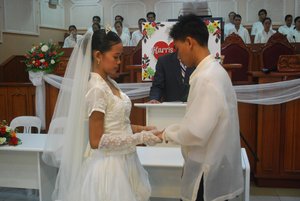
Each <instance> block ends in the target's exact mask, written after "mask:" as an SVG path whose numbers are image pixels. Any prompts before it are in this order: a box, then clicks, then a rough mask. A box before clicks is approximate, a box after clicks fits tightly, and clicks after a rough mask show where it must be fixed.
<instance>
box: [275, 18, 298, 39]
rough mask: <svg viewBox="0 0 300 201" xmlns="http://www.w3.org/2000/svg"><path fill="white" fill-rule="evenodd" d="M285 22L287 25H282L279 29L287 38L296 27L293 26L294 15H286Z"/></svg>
mask: <svg viewBox="0 0 300 201" xmlns="http://www.w3.org/2000/svg"><path fill="white" fill-rule="evenodd" d="M284 21H285V25H282V26H280V27H279V29H278V32H279V33H281V34H283V35H285V36H287V35H289V33H290V32H292V31H293V30H294V27H295V26H294V25H292V23H293V16H292V15H286V16H285V18H284Z"/></svg>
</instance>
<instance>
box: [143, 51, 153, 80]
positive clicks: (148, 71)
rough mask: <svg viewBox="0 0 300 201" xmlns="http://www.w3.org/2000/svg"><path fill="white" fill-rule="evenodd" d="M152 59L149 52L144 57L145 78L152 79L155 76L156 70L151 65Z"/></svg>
mask: <svg viewBox="0 0 300 201" xmlns="http://www.w3.org/2000/svg"><path fill="white" fill-rule="evenodd" d="M149 64H150V59H149V57H148V56H147V54H144V56H143V57H142V69H143V75H142V76H143V80H145V79H152V80H153V77H154V74H155V71H154V70H153V69H152V68H151V67H150V66H149Z"/></svg>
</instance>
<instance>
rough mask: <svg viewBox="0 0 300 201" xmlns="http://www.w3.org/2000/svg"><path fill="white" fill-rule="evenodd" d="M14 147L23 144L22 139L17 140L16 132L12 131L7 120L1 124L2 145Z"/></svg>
mask: <svg viewBox="0 0 300 201" xmlns="http://www.w3.org/2000/svg"><path fill="white" fill-rule="evenodd" d="M5 144H9V145H13V146H16V145H18V144H22V141H21V140H20V138H17V135H16V132H15V130H13V129H11V128H10V127H9V126H8V125H7V122H6V121H5V120H3V121H2V122H0V145H5Z"/></svg>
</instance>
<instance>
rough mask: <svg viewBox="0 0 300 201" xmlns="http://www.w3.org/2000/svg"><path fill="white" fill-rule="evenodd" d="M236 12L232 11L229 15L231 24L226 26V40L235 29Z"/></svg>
mask: <svg viewBox="0 0 300 201" xmlns="http://www.w3.org/2000/svg"><path fill="white" fill-rule="evenodd" d="M235 15H236V13H235V12H233V11H231V12H230V13H229V14H228V18H229V22H228V23H226V24H225V25H224V37H225V38H226V37H227V36H228V35H229V34H230V33H229V31H230V30H231V29H233V28H234V16H235Z"/></svg>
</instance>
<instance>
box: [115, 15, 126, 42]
mask: <svg viewBox="0 0 300 201" xmlns="http://www.w3.org/2000/svg"><path fill="white" fill-rule="evenodd" d="M117 21H120V22H122V26H123V32H124V33H125V34H127V35H128V36H129V38H130V31H129V29H128V27H126V26H124V22H123V21H124V18H123V17H122V16H121V15H116V16H115V22H117ZM111 30H112V31H113V32H115V33H117V31H116V29H115V27H113V28H112V29H111Z"/></svg>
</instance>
